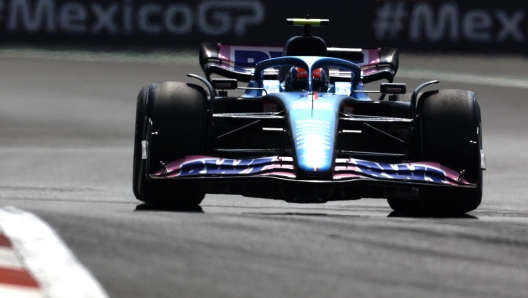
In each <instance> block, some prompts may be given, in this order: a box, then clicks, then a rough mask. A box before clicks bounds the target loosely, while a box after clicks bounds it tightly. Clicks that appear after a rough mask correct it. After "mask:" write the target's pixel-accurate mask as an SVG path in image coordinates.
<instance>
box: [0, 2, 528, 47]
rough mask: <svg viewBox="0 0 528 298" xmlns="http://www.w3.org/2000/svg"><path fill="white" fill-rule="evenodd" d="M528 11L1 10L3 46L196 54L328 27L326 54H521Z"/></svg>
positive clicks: (274, 7) (337, 6)
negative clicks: (306, 22)
mask: <svg viewBox="0 0 528 298" xmlns="http://www.w3.org/2000/svg"><path fill="white" fill-rule="evenodd" d="M527 14H528V1H481V0H464V1H451V0H428V1H418V0H413V1H410V0H407V1H395V0H393V1H391V0H385V1H384V0H356V1H339V2H338V1H331V2H330V3H328V2H326V3H324V4H323V3H322V2H320V1H311V0H305V1H302V2H299V1H279V0H266V1H265V0H225V1H223V0H201V1H189V0H174V1H163V0H0V38H1V40H2V42H3V43H12V42H23V43H34V44H63V45H80V46H82V45H89V44H95V45H103V46H105V45H107V46H139V47H148V48H155V47H165V48H197V47H198V44H199V43H200V42H202V41H208V42H224V43H230V44H248V45H272V46H280V45H283V44H284V43H285V42H286V40H287V39H288V38H289V37H291V36H293V35H300V34H302V28H298V27H286V18H292V17H295V18H300V17H306V16H307V15H308V16H309V17H310V18H327V19H330V27H327V28H314V29H313V33H314V34H315V35H318V36H321V37H322V38H324V39H325V40H326V41H327V44H328V45H329V46H342V47H367V46H368V47H372V46H388V47H399V48H401V49H403V50H411V51H471V52H481V53H526V49H527V48H528V47H527V46H526V45H527V38H528V20H527V18H528V15H527Z"/></svg>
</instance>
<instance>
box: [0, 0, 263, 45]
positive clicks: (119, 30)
mask: <svg viewBox="0 0 528 298" xmlns="http://www.w3.org/2000/svg"><path fill="white" fill-rule="evenodd" d="M141 2H142V1H134V0H122V1H90V2H79V1H64V0H62V1H61V0H4V1H0V3H1V4H3V5H0V12H1V15H2V18H0V24H1V25H2V26H5V28H6V29H5V30H6V31H7V32H8V33H17V32H28V33H47V34H56V33H67V34H72V35H97V34H107V35H117V36H119V35H124V36H126V35H133V34H137V33H140V34H147V35H160V34H171V35H190V34H193V33H195V32H200V33H204V34H206V35H212V36H219V35H227V34H232V35H235V36H244V35H247V34H248V29H249V28H250V27H251V26H256V25H259V24H262V23H263V22H264V19H265V11H266V9H265V5H264V3H263V2H262V1H259V0H246V1H219V0H213V1H207V0H204V1H201V2H199V3H197V4H192V5H191V4H188V3H166V2H161V1H160V2H156V1H148V2H147V1H144V2H142V3H141ZM2 23H4V24H2Z"/></svg>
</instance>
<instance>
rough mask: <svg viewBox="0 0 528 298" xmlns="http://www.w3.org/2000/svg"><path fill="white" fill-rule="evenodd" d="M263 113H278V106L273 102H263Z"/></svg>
mask: <svg viewBox="0 0 528 298" xmlns="http://www.w3.org/2000/svg"><path fill="white" fill-rule="evenodd" d="M262 106H263V110H264V112H278V111H279V109H278V106H279V105H278V104H276V103H274V102H264V103H263V104H262Z"/></svg>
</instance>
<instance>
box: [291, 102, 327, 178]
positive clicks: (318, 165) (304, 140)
mask: <svg viewBox="0 0 528 298" xmlns="http://www.w3.org/2000/svg"><path fill="white" fill-rule="evenodd" d="M317 114H321V112H320V111H317ZM324 114H326V113H324ZM329 116H330V115H329ZM300 118H304V117H300ZM331 122H332V121H328V120H319V119H299V120H296V121H295V123H292V127H294V128H293V130H294V137H295V150H296V153H297V161H298V168H299V169H300V170H302V171H303V172H306V173H312V174H313V173H318V174H322V173H325V172H328V171H330V170H331V167H332V159H333V151H334V150H333V149H334V133H333V132H334V131H335V128H334V127H333V125H332V123H331Z"/></svg>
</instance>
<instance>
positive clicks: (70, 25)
mask: <svg viewBox="0 0 528 298" xmlns="http://www.w3.org/2000/svg"><path fill="white" fill-rule="evenodd" d="M87 15H88V14H87V12H86V8H85V7H84V6H83V5H81V4H80V3H77V2H70V3H66V4H64V6H62V7H61V9H60V12H59V28H60V29H61V31H63V32H66V33H85V32H86V23H85V22H86V16H87Z"/></svg>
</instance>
